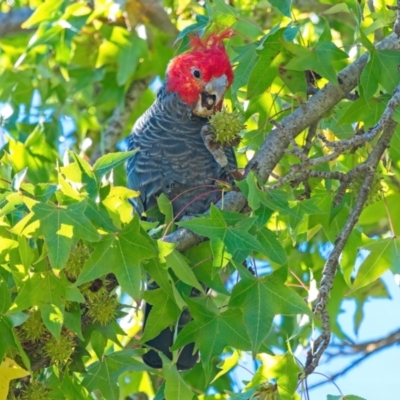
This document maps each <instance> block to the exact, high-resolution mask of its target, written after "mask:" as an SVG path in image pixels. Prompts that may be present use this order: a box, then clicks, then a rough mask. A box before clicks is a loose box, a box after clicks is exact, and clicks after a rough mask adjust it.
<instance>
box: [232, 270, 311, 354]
mask: <svg viewBox="0 0 400 400" xmlns="http://www.w3.org/2000/svg"><path fill="white" fill-rule="evenodd" d="M286 274H287V270H286V269H285V268H280V269H278V270H276V271H275V272H273V273H272V274H271V275H268V276H263V277H261V278H260V277H256V276H253V275H252V274H250V273H249V272H248V271H241V275H242V279H241V280H240V282H239V283H238V284H237V285H235V287H234V288H233V291H232V297H231V299H230V301H229V306H230V307H232V308H234V307H236V308H240V309H241V310H242V311H243V316H244V323H245V326H246V329H247V332H248V335H249V337H250V340H251V344H252V351H253V354H255V353H257V352H258V350H259V348H260V346H261V344H262V342H263V341H264V339H265V337H266V336H267V334H268V333H269V331H270V329H271V326H272V320H273V318H274V317H275V315H278V314H283V315H295V314H307V315H309V316H311V312H310V309H309V308H308V307H307V304H306V303H305V302H304V300H303V299H302V298H301V297H300V296H299V295H298V294H297V293H296V292H295V291H293V290H292V289H290V288H288V287H287V286H285V284H284V283H285V280H286Z"/></svg>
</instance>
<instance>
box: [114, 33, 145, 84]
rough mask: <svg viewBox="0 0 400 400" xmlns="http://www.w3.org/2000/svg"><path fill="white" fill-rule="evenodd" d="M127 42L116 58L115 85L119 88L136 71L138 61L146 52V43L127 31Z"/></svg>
mask: <svg viewBox="0 0 400 400" xmlns="http://www.w3.org/2000/svg"><path fill="white" fill-rule="evenodd" d="M126 33H127V35H128V40H129V42H128V43H127V44H125V43H124V44H123V45H122V46H121V50H120V52H119V54H118V57H117V64H118V70H117V84H118V85H119V86H122V85H125V83H126V82H127V81H128V79H129V78H130V77H131V76H132V74H133V73H134V72H135V71H136V69H137V67H138V65H139V60H140V58H141V57H143V56H145V54H146V51H147V42H146V41H145V40H143V39H140V38H139V37H137V36H133V35H132V34H130V33H129V32H128V31H126Z"/></svg>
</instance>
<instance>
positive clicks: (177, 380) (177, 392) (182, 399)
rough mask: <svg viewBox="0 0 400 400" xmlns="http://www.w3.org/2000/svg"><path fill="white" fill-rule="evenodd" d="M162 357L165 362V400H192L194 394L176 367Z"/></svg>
mask: <svg viewBox="0 0 400 400" xmlns="http://www.w3.org/2000/svg"><path fill="white" fill-rule="evenodd" d="M160 356H161V359H162V361H163V372H164V378H165V390H164V394H165V400H191V399H192V398H193V396H194V393H193V392H192V391H191V390H190V388H189V386H188V385H187V383H186V382H185V381H184V380H183V378H182V376H181V375H180V374H179V372H178V370H177V369H176V367H175V365H174V364H172V363H171V361H170V360H169V359H168V358H167V357H165V356H164V355H163V354H160Z"/></svg>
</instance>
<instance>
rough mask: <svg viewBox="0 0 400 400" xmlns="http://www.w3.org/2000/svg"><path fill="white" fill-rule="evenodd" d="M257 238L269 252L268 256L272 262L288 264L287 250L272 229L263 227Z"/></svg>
mask: <svg viewBox="0 0 400 400" xmlns="http://www.w3.org/2000/svg"><path fill="white" fill-rule="evenodd" d="M257 239H258V241H259V242H260V243H261V245H262V246H263V247H264V248H265V253H267V254H268V258H269V259H270V260H271V261H272V262H274V263H277V264H278V265H283V264H286V262H287V256H286V251H285V249H284V248H283V247H282V245H281V244H280V243H279V241H278V239H277V238H276V235H275V234H274V233H273V232H272V231H270V230H269V229H267V228H265V227H264V228H262V229H261V230H260V231H259V232H258V234H257Z"/></svg>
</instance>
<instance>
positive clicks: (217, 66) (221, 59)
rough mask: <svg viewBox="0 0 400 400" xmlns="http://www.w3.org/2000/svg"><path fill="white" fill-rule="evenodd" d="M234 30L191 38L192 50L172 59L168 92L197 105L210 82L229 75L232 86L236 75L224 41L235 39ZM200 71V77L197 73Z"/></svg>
mask: <svg viewBox="0 0 400 400" xmlns="http://www.w3.org/2000/svg"><path fill="white" fill-rule="evenodd" d="M232 35H233V31H232V30H231V29H225V30H222V31H219V32H213V33H210V34H208V35H206V36H204V37H200V35H199V34H198V33H195V34H192V36H191V37H190V49H189V51H188V52H186V53H183V54H180V55H179V56H177V57H175V58H174V59H172V60H171V61H170V63H169V65H168V69H167V75H168V77H167V90H168V91H170V92H175V93H177V94H178V95H179V97H180V98H181V99H182V100H184V101H185V102H186V103H187V104H189V105H192V104H194V103H195V102H196V101H197V100H198V98H199V95H200V93H201V92H202V90H203V89H204V87H205V85H206V84H207V83H208V82H210V80H212V79H215V78H217V77H220V76H222V75H225V76H226V78H227V82H228V85H227V87H229V86H230V85H231V84H232V81H233V72H232V67H231V63H230V60H229V57H228V54H227V52H226V50H225V47H224V44H223V40H224V39H228V38H230V37H232ZM196 70H198V71H199V72H198V73H197V75H198V76H197V77H196V76H194V75H193V72H194V71H196Z"/></svg>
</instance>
